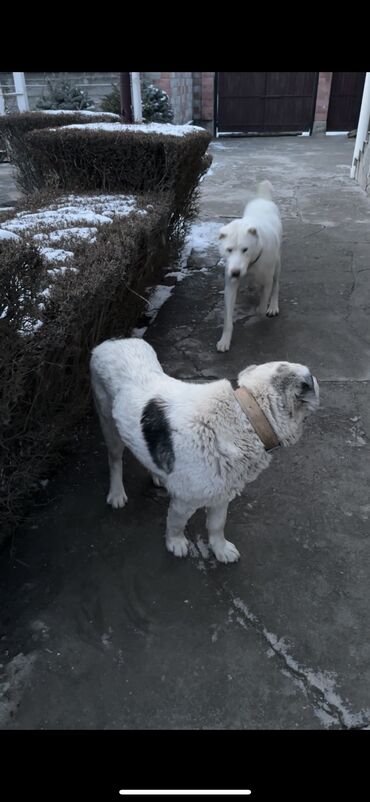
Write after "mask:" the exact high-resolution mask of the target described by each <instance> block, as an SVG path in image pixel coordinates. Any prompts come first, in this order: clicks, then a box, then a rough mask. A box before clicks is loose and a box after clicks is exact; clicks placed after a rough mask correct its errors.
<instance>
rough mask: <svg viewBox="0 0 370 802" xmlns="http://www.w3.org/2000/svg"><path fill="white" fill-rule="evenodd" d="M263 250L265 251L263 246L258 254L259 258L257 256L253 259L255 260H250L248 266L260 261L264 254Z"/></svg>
mask: <svg viewBox="0 0 370 802" xmlns="http://www.w3.org/2000/svg"><path fill="white" fill-rule="evenodd" d="M262 251H263V248H261V250H260V252H259V254H258V256H257V258H256V259H253V262H249V265H248V267H251V266H252V265H255V264H256V262H258V260H259V258H260V256H262Z"/></svg>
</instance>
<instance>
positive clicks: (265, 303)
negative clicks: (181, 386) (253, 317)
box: [217, 181, 282, 351]
mask: <svg viewBox="0 0 370 802" xmlns="http://www.w3.org/2000/svg"><path fill="white" fill-rule="evenodd" d="M281 238H282V225H281V219H280V214H279V210H278V208H277V206H276V204H275V203H274V202H273V201H272V186H271V184H270V181H262V182H261V183H260V184H259V185H258V187H257V197H255V198H253V200H251V201H250V202H249V203H248V204H247V206H246V207H245V210H244V215H243V217H242V218H241V219H238V220H233V221H232V222H231V223H228V224H227V225H226V226H223V227H222V228H221V229H220V239H219V246H220V254H221V256H222V257H223V259H224V262H225V316H224V328H223V332H222V337H221V339H220V340H219V341H218V343H217V350H218V351H228V350H229V348H230V343H231V338H232V333H233V314H234V307H235V301H236V296H237V293H238V289H239V283H240V279H241V278H243V277H244V276H246V275H247V273H248V278H250V279H251V280H252V281H253V283H254V284H255V285H257V286H258V287H259V289H260V303H259V307H258V312H259V314H261V315H268V316H269V317H272V316H274V315H278V314H279V276H280V251H281ZM255 260H257V261H255Z"/></svg>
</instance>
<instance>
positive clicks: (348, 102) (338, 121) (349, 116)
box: [326, 72, 366, 131]
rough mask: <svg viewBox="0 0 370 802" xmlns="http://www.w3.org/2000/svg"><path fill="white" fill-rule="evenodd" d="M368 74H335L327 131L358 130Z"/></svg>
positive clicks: (332, 83)
mask: <svg viewBox="0 0 370 802" xmlns="http://www.w3.org/2000/svg"><path fill="white" fill-rule="evenodd" d="M365 76H366V72H333V77H332V82H331V90H330V100H329V108H328V119H327V121H326V130H327V131H352V130H353V129H354V128H357V124H358V118H359V115H360V108H361V100H362V92H363V89H364V83H365Z"/></svg>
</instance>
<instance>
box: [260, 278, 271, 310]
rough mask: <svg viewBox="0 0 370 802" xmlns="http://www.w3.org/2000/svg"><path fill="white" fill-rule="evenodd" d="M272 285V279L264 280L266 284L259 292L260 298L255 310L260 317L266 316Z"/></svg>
mask: <svg viewBox="0 0 370 802" xmlns="http://www.w3.org/2000/svg"><path fill="white" fill-rule="evenodd" d="M272 285H273V279H272V278H268V279H266V284H264V285H263V287H262V290H261V297H260V302H259V305H258V310H257V312H258V314H259V315H262V316H264V315H267V311H268V308H269V300H270V298H271V293H272Z"/></svg>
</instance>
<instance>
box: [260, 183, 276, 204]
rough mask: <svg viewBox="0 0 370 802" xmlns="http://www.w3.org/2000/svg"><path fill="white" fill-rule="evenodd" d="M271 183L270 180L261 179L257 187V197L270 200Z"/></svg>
mask: <svg viewBox="0 0 370 802" xmlns="http://www.w3.org/2000/svg"><path fill="white" fill-rule="evenodd" d="M272 194H273V189H272V184H271V182H270V181H261V182H260V184H258V187H257V198H264V199H265V200H272Z"/></svg>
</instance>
